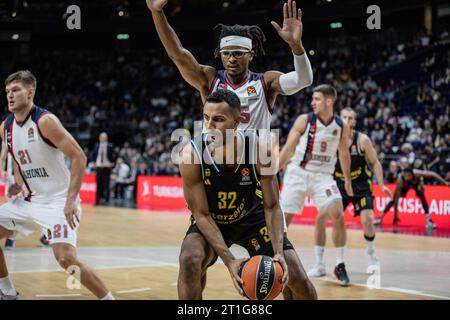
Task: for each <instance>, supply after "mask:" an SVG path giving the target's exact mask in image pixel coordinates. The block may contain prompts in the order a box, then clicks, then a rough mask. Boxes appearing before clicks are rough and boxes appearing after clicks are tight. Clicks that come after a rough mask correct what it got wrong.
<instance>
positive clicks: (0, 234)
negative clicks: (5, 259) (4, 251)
mask: <svg viewBox="0 0 450 320" xmlns="http://www.w3.org/2000/svg"><path fill="white" fill-rule="evenodd" d="M12 235H13V232H12V231H11V230H8V229H5V228H4V227H2V226H0V239H4V238H8V237H10V236H12Z"/></svg>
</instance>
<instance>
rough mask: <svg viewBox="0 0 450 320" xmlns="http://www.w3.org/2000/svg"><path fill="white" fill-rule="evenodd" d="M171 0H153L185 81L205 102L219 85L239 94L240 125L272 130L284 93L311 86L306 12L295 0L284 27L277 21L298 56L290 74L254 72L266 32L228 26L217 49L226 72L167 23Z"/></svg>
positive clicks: (157, 23)
mask: <svg viewBox="0 0 450 320" xmlns="http://www.w3.org/2000/svg"><path fill="white" fill-rule="evenodd" d="M167 2H168V0H147V6H148V8H149V9H150V10H151V13H152V17H153V22H154V24H155V27H156V30H157V32H158V35H159V38H160V39H161V42H162V44H163V45H164V47H165V49H166V51H167V54H168V55H169V57H170V58H171V59H172V60H173V62H174V63H175V64H176V66H177V68H178V69H179V71H180V73H181V75H182V76H183V78H184V80H186V81H187V82H188V83H189V84H190V85H191V86H193V87H194V88H195V89H197V90H198V91H199V92H200V95H201V98H202V101H203V102H205V100H206V97H207V96H208V95H209V94H210V93H211V92H213V91H215V90H217V89H227V90H231V91H233V92H234V93H236V94H237V95H238V97H239V99H240V101H241V117H242V121H241V123H240V125H239V129H255V130H260V129H265V130H267V131H269V130H270V121H271V112H272V106H273V105H274V103H275V99H276V97H277V96H278V95H279V94H283V95H291V94H294V93H296V92H298V91H299V90H301V89H302V88H305V87H308V86H310V85H311V83H312V80H313V74H312V68H311V64H310V62H309V60H308V57H307V55H306V53H305V49H304V47H303V45H302V41H301V40H302V33H303V24H302V13H301V10H300V9H298V10H297V8H296V2H295V1H291V0H289V1H288V2H287V3H285V4H284V7H283V17H284V20H283V27H280V26H279V25H278V23H276V22H274V21H272V25H273V26H274V28H275V29H276V31H277V32H278V34H279V35H280V37H281V38H282V39H283V40H284V41H285V42H286V43H287V44H288V45H289V47H290V49H291V50H292V53H293V55H294V66H295V70H294V71H292V72H289V73H286V74H284V73H282V72H279V71H266V72H264V73H262V74H258V73H253V72H251V71H250V70H249V64H250V62H251V61H252V60H253V58H254V57H255V56H256V55H258V54H264V49H263V42H264V41H265V36H264V33H263V32H262V30H261V29H260V28H259V27H257V26H242V25H234V26H226V25H222V24H219V25H217V26H216V27H215V28H214V30H215V31H216V33H217V34H218V38H219V43H218V46H217V48H216V51H215V56H216V57H219V56H220V57H221V59H222V64H223V67H224V70H216V69H215V68H213V67H211V66H207V65H201V64H199V63H198V62H197V60H196V59H195V58H194V56H193V55H192V54H191V53H190V52H189V51H188V50H186V49H185V48H184V47H183V46H182V44H181V41H180V39H179V38H178V36H177V35H176V33H175V31H174V30H173V29H172V27H171V26H170V25H169V23H168V22H167V19H166V16H165V14H164V11H163V8H164V6H165V5H166V4H167Z"/></svg>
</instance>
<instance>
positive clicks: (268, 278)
mask: <svg viewBox="0 0 450 320" xmlns="http://www.w3.org/2000/svg"><path fill="white" fill-rule="evenodd" d="M240 277H241V279H242V282H243V284H242V289H243V290H244V293H245V295H246V297H247V298H249V299H250V300H273V299H275V298H276V297H277V296H278V295H279V294H280V292H281V290H282V288H283V284H282V279H283V268H282V267H281V265H280V263H279V262H275V261H273V260H272V258H271V257H269V256H254V257H252V258H251V259H250V260H248V261H246V262H245V263H243V264H242V267H241V272H240Z"/></svg>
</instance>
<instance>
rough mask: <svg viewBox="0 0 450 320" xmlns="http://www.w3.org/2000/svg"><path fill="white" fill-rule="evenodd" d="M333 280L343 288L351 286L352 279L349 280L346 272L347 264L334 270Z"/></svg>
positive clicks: (342, 264)
mask: <svg viewBox="0 0 450 320" xmlns="http://www.w3.org/2000/svg"><path fill="white" fill-rule="evenodd" d="M333 278H334V279H335V280H336V281H337V282H339V284H341V285H342V286H347V285H348V284H349V282H350V279H349V278H348V275H347V270H345V264H344V263H343V262H342V263H340V264H338V265H337V266H336V267H335V268H334V271H333Z"/></svg>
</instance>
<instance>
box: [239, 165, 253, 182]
mask: <svg viewBox="0 0 450 320" xmlns="http://www.w3.org/2000/svg"><path fill="white" fill-rule="evenodd" d="M241 175H242V181H241V182H240V183H239V185H241V186H246V185H249V184H252V182H251V178H250V169H249V168H244V169H242V170H241Z"/></svg>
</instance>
